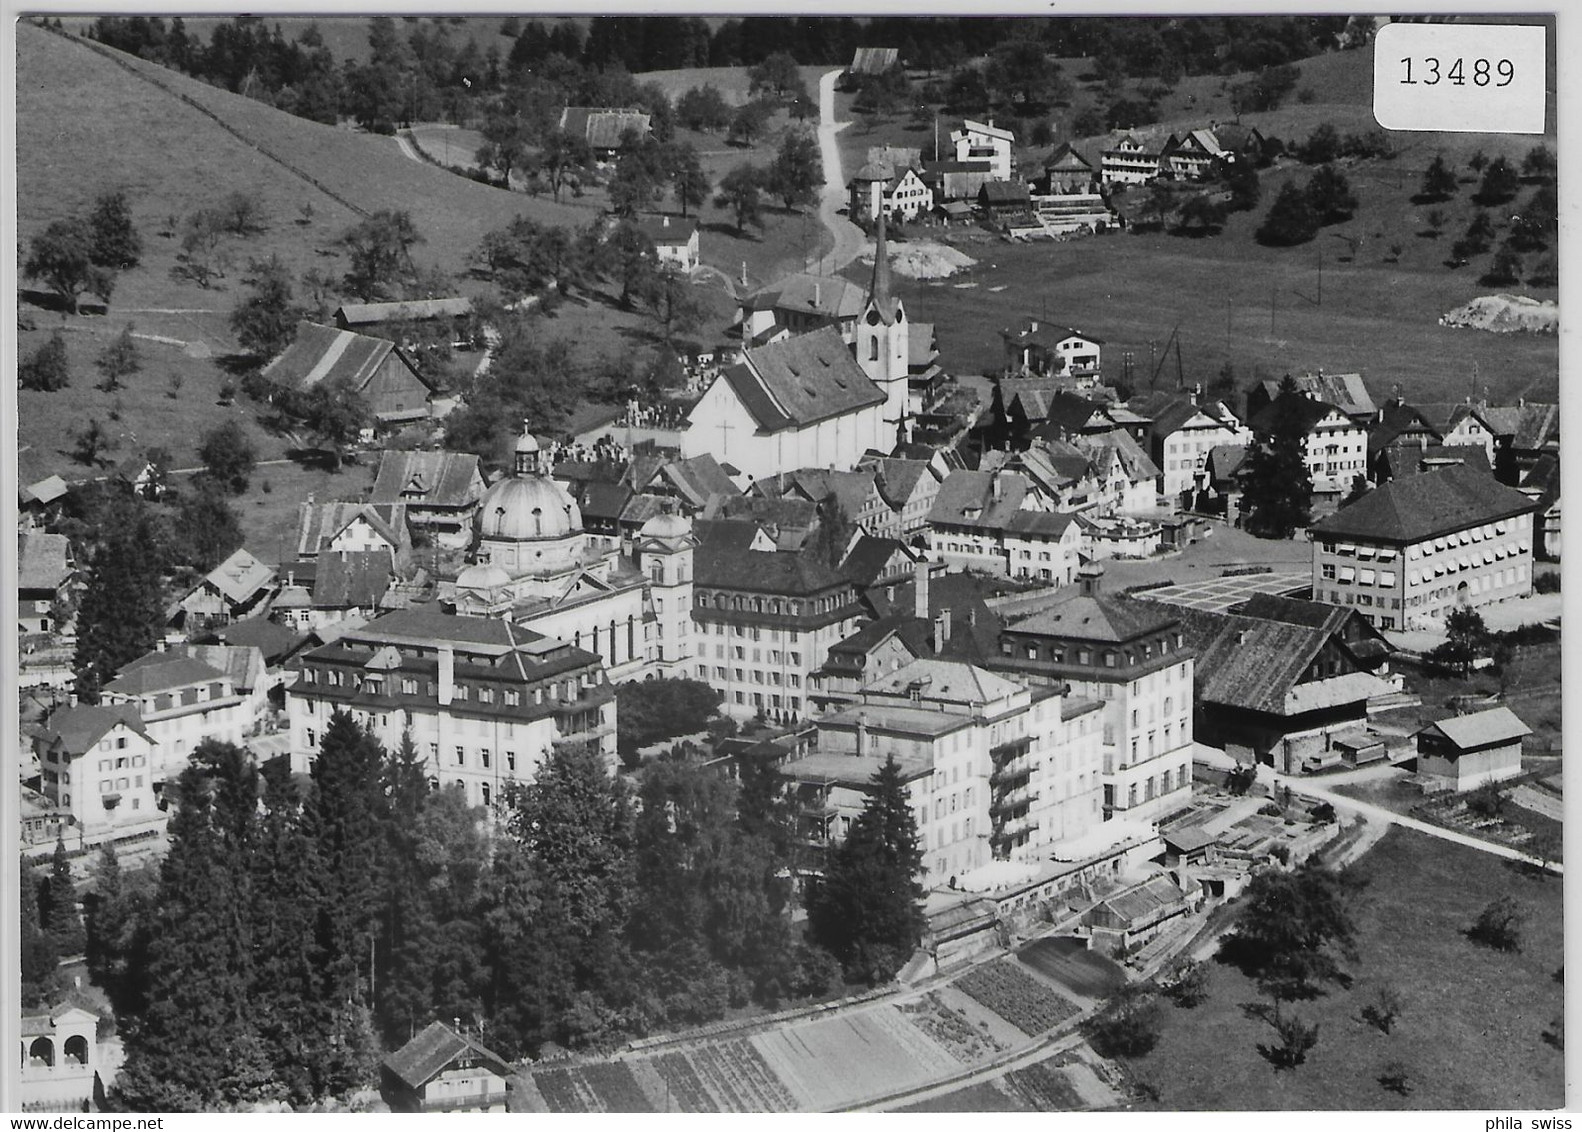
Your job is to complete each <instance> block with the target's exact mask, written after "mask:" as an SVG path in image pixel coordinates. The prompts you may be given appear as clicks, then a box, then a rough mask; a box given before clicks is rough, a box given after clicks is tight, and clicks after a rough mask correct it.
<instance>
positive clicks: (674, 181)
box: [670, 142, 714, 218]
mask: <svg viewBox="0 0 1582 1132" xmlns="http://www.w3.org/2000/svg"><path fill="white" fill-rule="evenodd" d="M713 187H714V185H713V183H712V182H711V181H710V180H709V175H708V173H706V172H705V171H704V169H703V163H702V162H701V161H700V160H699V159H698V151H697V149H696V147H694V146H693V145H692V143H691V142H682V143H681V144H680V145H679V146H677V147H676V149H675V152H674V153H673V154H672V160H671V165H670V192H671V195H672V196H674V197H675V199H676V203H677V204H679V205H680V206H681V215H682V217H683V218H684V217H686V216H687V215H689V214H688V212H687V209H688V208H702V207H703V206H704V205H705V204H706V203H707V202H708V199H709V190H710V189H712V188H713Z"/></svg>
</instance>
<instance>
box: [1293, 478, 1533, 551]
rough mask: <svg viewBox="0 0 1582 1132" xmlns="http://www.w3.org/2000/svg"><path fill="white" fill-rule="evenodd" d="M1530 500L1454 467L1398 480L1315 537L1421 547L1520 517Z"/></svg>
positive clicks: (1345, 510) (1324, 523)
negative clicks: (1452, 534)
mask: <svg viewBox="0 0 1582 1132" xmlns="http://www.w3.org/2000/svg"><path fill="white" fill-rule="evenodd" d="M1535 506H1536V504H1535V503H1534V501H1533V500H1531V499H1529V498H1528V497H1527V496H1525V495H1523V494H1522V493H1521V492H1519V491H1517V490H1516V489H1515V488H1510V487H1506V486H1505V485H1504V484H1502V483H1500V482H1499V481H1498V480H1496V479H1495V478H1494V477H1493V476H1490V475H1488V474H1487V473H1483V472H1478V471H1475V470H1473V469H1472V468H1467V467H1462V466H1459V465H1458V466H1455V467H1449V468H1441V469H1439V470H1437V471H1432V472H1424V473H1422V474H1421V475H1415V476H1403V477H1401V478H1400V479H1395V480H1391V481H1390V482H1389V483H1387V484H1385V485H1384V486H1382V487H1377V488H1374V489H1373V490H1372V491H1370V492H1368V493H1367V494H1366V495H1364V496H1363V497H1362V498H1361V499H1358V500H1356V501H1355V502H1352V503H1348V504H1347V505H1346V506H1344V507H1342V508H1341V509H1340V510H1338V511H1336V512H1335V513H1334V514H1333V515H1329V516H1326V517H1325V518H1323V519H1320V520H1318V521H1317V522H1316V523H1314V524H1313V526H1312V528H1311V529H1312V530H1313V532H1314V533H1315V534H1322V535H1347V536H1352V537H1357V538H1378V539H1386V540H1389V541H1393V542H1421V541H1422V540H1423V539H1425V538H1433V537H1434V536H1435V535H1439V534H1444V533H1446V532H1449V531H1459V530H1461V529H1463V528H1465V527H1471V526H1476V525H1477V524H1479V523H1489V522H1493V521H1495V520H1497V519H1506V518H1509V517H1510V516H1512V515H1521V514H1525V513H1527V512H1529V511H1531V510H1533V508H1534V507H1535Z"/></svg>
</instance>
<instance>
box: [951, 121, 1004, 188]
mask: <svg viewBox="0 0 1582 1132" xmlns="http://www.w3.org/2000/svg"><path fill="white" fill-rule="evenodd" d="M1015 144H1016V135H1015V134H1013V133H1012V132H1011V131H1010V130H1003V129H1000V128H999V127H997V126H995V124H994V123H993V122H974V121H973V120H972V119H971V118H966V119H963V121H962V123H961V129H959V130H954V131H952V132H951V135H950V145H951V148H952V149H954V150H955V151H956V160H957V161H987V162H988V163H989V168H990V171H991V172H992V174H993V179H994V180H996V181H1009V180H1010V179H1011V149H1012V147H1013V146H1015Z"/></svg>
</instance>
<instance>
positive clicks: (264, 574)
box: [174, 547, 279, 628]
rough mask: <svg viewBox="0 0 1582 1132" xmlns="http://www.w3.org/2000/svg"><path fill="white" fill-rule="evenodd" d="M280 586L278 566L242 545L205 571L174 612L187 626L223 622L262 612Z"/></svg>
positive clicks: (219, 623) (203, 625)
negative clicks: (251, 552) (263, 561)
mask: <svg viewBox="0 0 1582 1132" xmlns="http://www.w3.org/2000/svg"><path fill="white" fill-rule="evenodd" d="M278 588H279V587H278V584H277V579H276V575H275V569H274V567H273V566H267V565H265V564H264V563H262V562H260V561H259V560H258V559H256V558H254V557H253V556H252V555H251V554H250V553H248V551H247V550H246V548H245V547H239V548H237V550H236V551H234V552H233V553H232V554H231V556H230V557H229V558H227V559H226V560H225V561H224V562H221V563H220V564H219V565H218V566H216V567H215V568H214V569H213V570H210V571H209V572H208V573H207V574H206V575H204V577H203V580H202V581H200V582H199V583H198V585H197V586H196V588H194V589H193V590H192V592H190V593H188V594H187V595H186V596H185V597H183V598H182V599H181V600H180V601H179V602H178V603H177V605H176V609H175V611H174V614H175V616H176V618H177V619H179V620H180V621H181V622H182V623H183V625H184V626H185V627H187V628H192V627H195V626H201V627H208V626H212V625H223V624H225V623H226V622H227V621H234V620H237V619H238V618H242V617H251V616H252V615H253V614H255V613H258V612H260V611H261V610H262V609H263V607H264V606H265V605H266V604H267V603H268V599H269V598H270V597H271V596H273V594H274V592H275V590H276V589H278Z"/></svg>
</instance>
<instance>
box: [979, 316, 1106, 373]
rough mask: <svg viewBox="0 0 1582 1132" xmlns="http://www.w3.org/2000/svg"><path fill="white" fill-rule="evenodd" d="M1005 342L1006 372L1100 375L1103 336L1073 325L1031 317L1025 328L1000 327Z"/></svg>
mask: <svg viewBox="0 0 1582 1132" xmlns="http://www.w3.org/2000/svg"><path fill="white" fill-rule="evenodd" d="M1000 340H1001V341H1002V342H1004V343H1005V372H1006V373H1007V374H1019V375H1022V376H1027V375H1030V374H1038V375H1042V376H1061V375H1066V376H1071V377H1079V378H1092V377H1096V376H1097V375H1098V374H1099V372H1100V368H1101V367H1100V361H1101V359H1100V349H1101V348H1102V347H1103V345H1104V340H1103V339H1102V338H1092V337H1089V336H1087V335H1085V334H1083V333H1082V332H1081V331H1080V330H1073V329H1071V328H1070V327H1069V326H1053V325H1049V324H1045V323H1041V322H1040V321H1039V320H1038V319H1035V318H1030V319H1028V320H1027V322H1026V324H1025V325H1024V326H1022V327H1021V329H1012V328H1010V327H1006V328H1005V329H1003V330H1001V331H1000Z"/></svg>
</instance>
